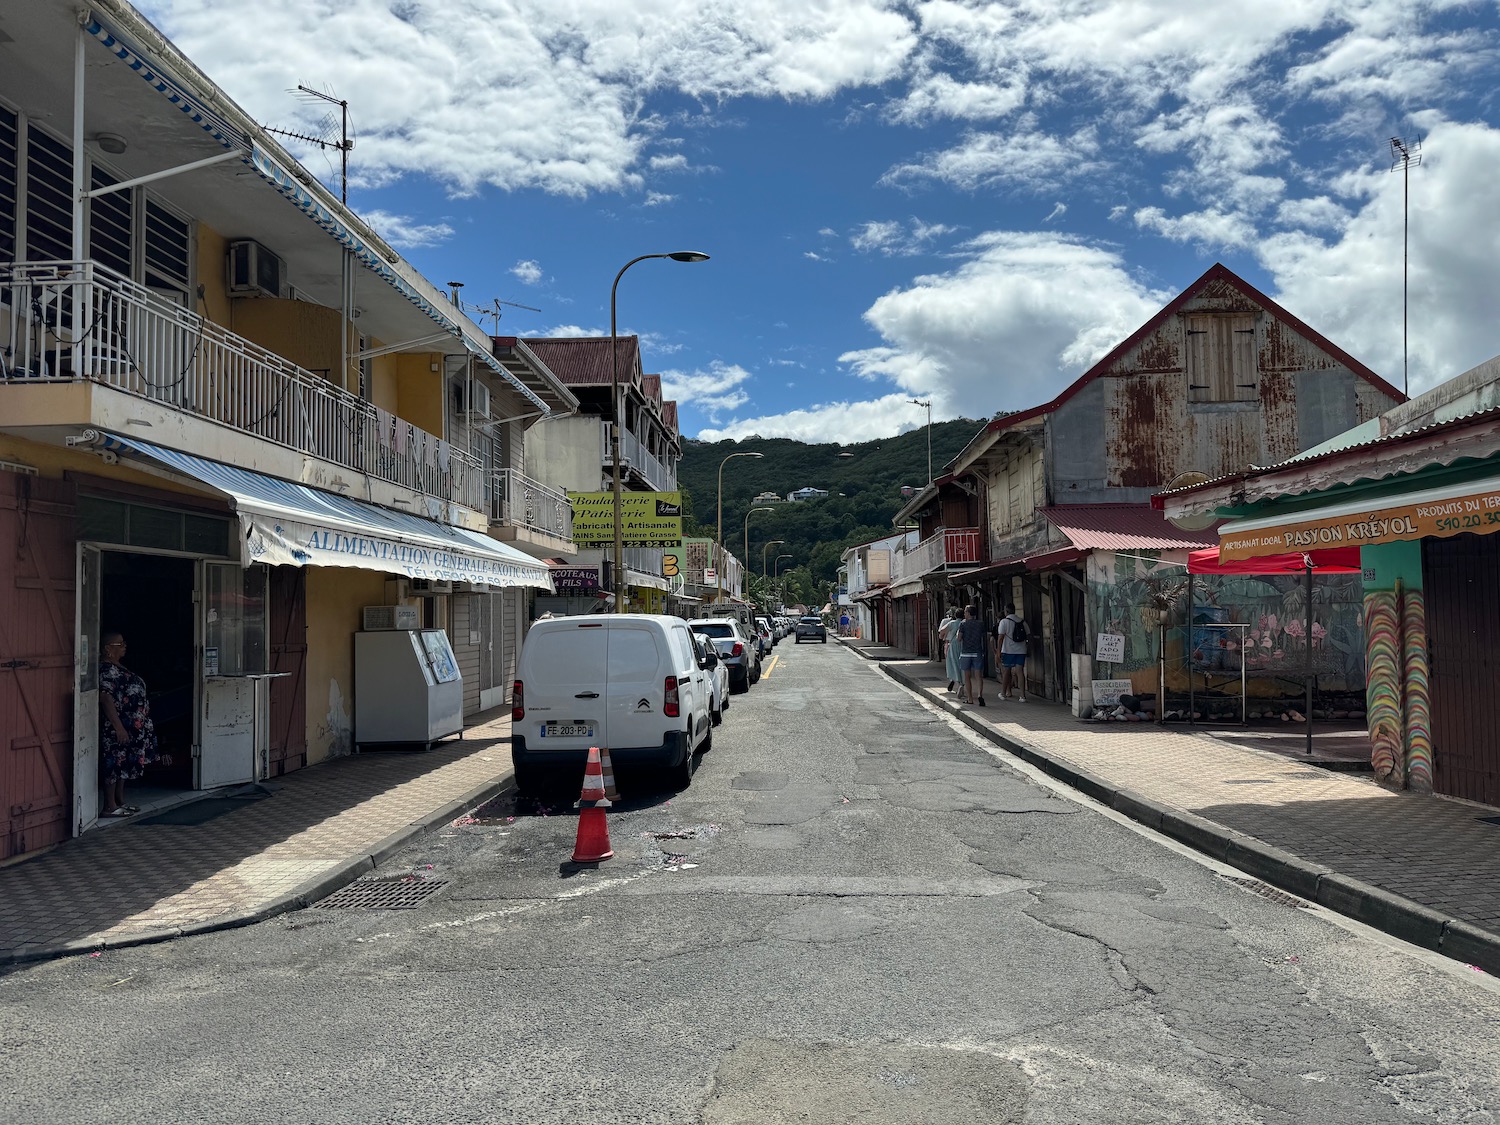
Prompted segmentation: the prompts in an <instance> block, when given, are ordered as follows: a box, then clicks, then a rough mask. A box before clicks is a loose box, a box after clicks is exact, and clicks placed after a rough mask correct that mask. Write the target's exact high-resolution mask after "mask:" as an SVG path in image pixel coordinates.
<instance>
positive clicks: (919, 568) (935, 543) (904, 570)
mask: <svg viewBox="0 0 1500 1125" xmlns="http://www.w3.org/2000/svg"><path fill="white" fill-rule="evenodd" d="M893 561H894V567H893V574H892V577H891V581H893V582H899V581H901V580H902V579H905V578H917V577H919V576H920V575H923V574H930V573H931V572H932V571H934V570H943V569H946V568H947V567H950V566H978V565H979V564H980V563H982V562H984V539H983V537H982V536H981V535H980V532H979V528H977V527H945V528H942V529H940V530H939V531H937V532H936V533H935V534H933V535H930V536H928V537H927V538H926V539H924V540H922V542H920V543H918V544H917V545H916V546H915V547H912V548H910V549H909V550H907V551H904V552H902V551H897V552H896V553H895V559H894V560H893Z"/></svg>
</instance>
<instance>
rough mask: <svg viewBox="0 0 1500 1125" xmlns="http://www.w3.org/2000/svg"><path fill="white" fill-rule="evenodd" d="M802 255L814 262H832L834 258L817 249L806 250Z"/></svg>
mask: <svg viewBox="0 0 1500 1125" xmlns="http://www.w3.org/2000/svg"><path fill="white" fill-rule="evenodd" d="M802 256H803V257H804V258H806V259H808V261H812V262H831V261H833V259H832V258H829V257H826V256H824V255H822V254H819V253H818V252H817V251H816V250H804V251H802Z"/></svg>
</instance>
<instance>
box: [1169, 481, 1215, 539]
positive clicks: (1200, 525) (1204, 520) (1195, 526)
mask: <svg viewBox="0 0 1500 1125" xmlns="http://www.w3.org/2000/svg"><path fill="white" fill-rule="evenodd" d="M1211 479H1212V478H1211V477H1210V476H1209V475H1208V474H1207V473H1200V472H1197V471H1196V470H1189V471H1188V472H1185V473H1178V474H1177V475H1176V476H1175V477H1173V478H1172V479H1171V480H1170V481H1168V482H1167V487H1166V488H1164V489H1162V491H1163V492H1172V491H1174V490H1175V489H1178V488H1191V487H1192V486H1193V485H1195V484H1207V483H1208V481H1210V480H1211ZM1167 522H1168V523H1170V524H1171V525H1172V526H1173V527H1175V528H1177V529H1178V530H1179V531H1202V530H1203V529H1204V528H1207V527H1212V526H1213V525H1214V524H1216V523H1218V522H1219V517H1218V516H1217V515H1215V514H1214V513H1213V512H1200V513H1199V514H1198V515H1193V516H1168V517H1167Z"/></svg>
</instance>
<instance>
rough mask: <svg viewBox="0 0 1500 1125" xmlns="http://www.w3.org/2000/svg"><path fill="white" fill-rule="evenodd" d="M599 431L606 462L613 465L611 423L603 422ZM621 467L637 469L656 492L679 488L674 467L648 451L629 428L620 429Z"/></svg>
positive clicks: (672, 490)
mask: <svg viewBox="0 0 1500 1125" xmlns="http://www.w3.org/2000/svg"><path fill="white" fill-rule="evenodd" d="M599 431H600V434H601V436H602V439H603V450H604V463H605V465H609V466H613V464H614V451H613V450H612V449H610V447H609V423H608V422H604V423H602V424H601V425H600V427H599ZM620 467H621V468H622V469H625V468H630V469H634V470H636V472H638V473H640V474H641V475H642V476H643V477H645V478H646V483H648V484H649V485H650V486H651V488H652V490H653V491H655V492H674V491H676V489H677V478H676V476H675V474H674V473H673V472H672V467H671V466H670V465H668V464H667V463H666V462H665V461H662V460H660V459H659V458H657V457H655V456H654V455H653V454H651V453H649V452H647V450H646V445H645V443H644V442H642V441H641V439H640V438H638V437H636V435H635V434H633V433H631V432H630V431H629V430H622V431H620Z"/></svg>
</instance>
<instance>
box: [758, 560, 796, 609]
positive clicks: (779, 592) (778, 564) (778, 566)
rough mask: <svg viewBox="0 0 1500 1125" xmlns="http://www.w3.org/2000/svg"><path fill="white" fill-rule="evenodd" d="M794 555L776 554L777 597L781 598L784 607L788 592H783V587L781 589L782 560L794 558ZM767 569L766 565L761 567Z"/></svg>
mask: <svg viewBox="0 0 1500 1125" xmlns="http://www.w3.org/2000/svg"><path fill="white" fill-rule="evenodd" d="M793 557H795V556H792V555H777V556H776V596H777V598H779V599H780V601H781V605H782V608H783V609H784V608H786V594H785V593H783V592H782V589H781V560H782V559H790V558H793ZM765 569H766V568H765V567H764V566H762V567H761V570H765Z"/></svg>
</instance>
